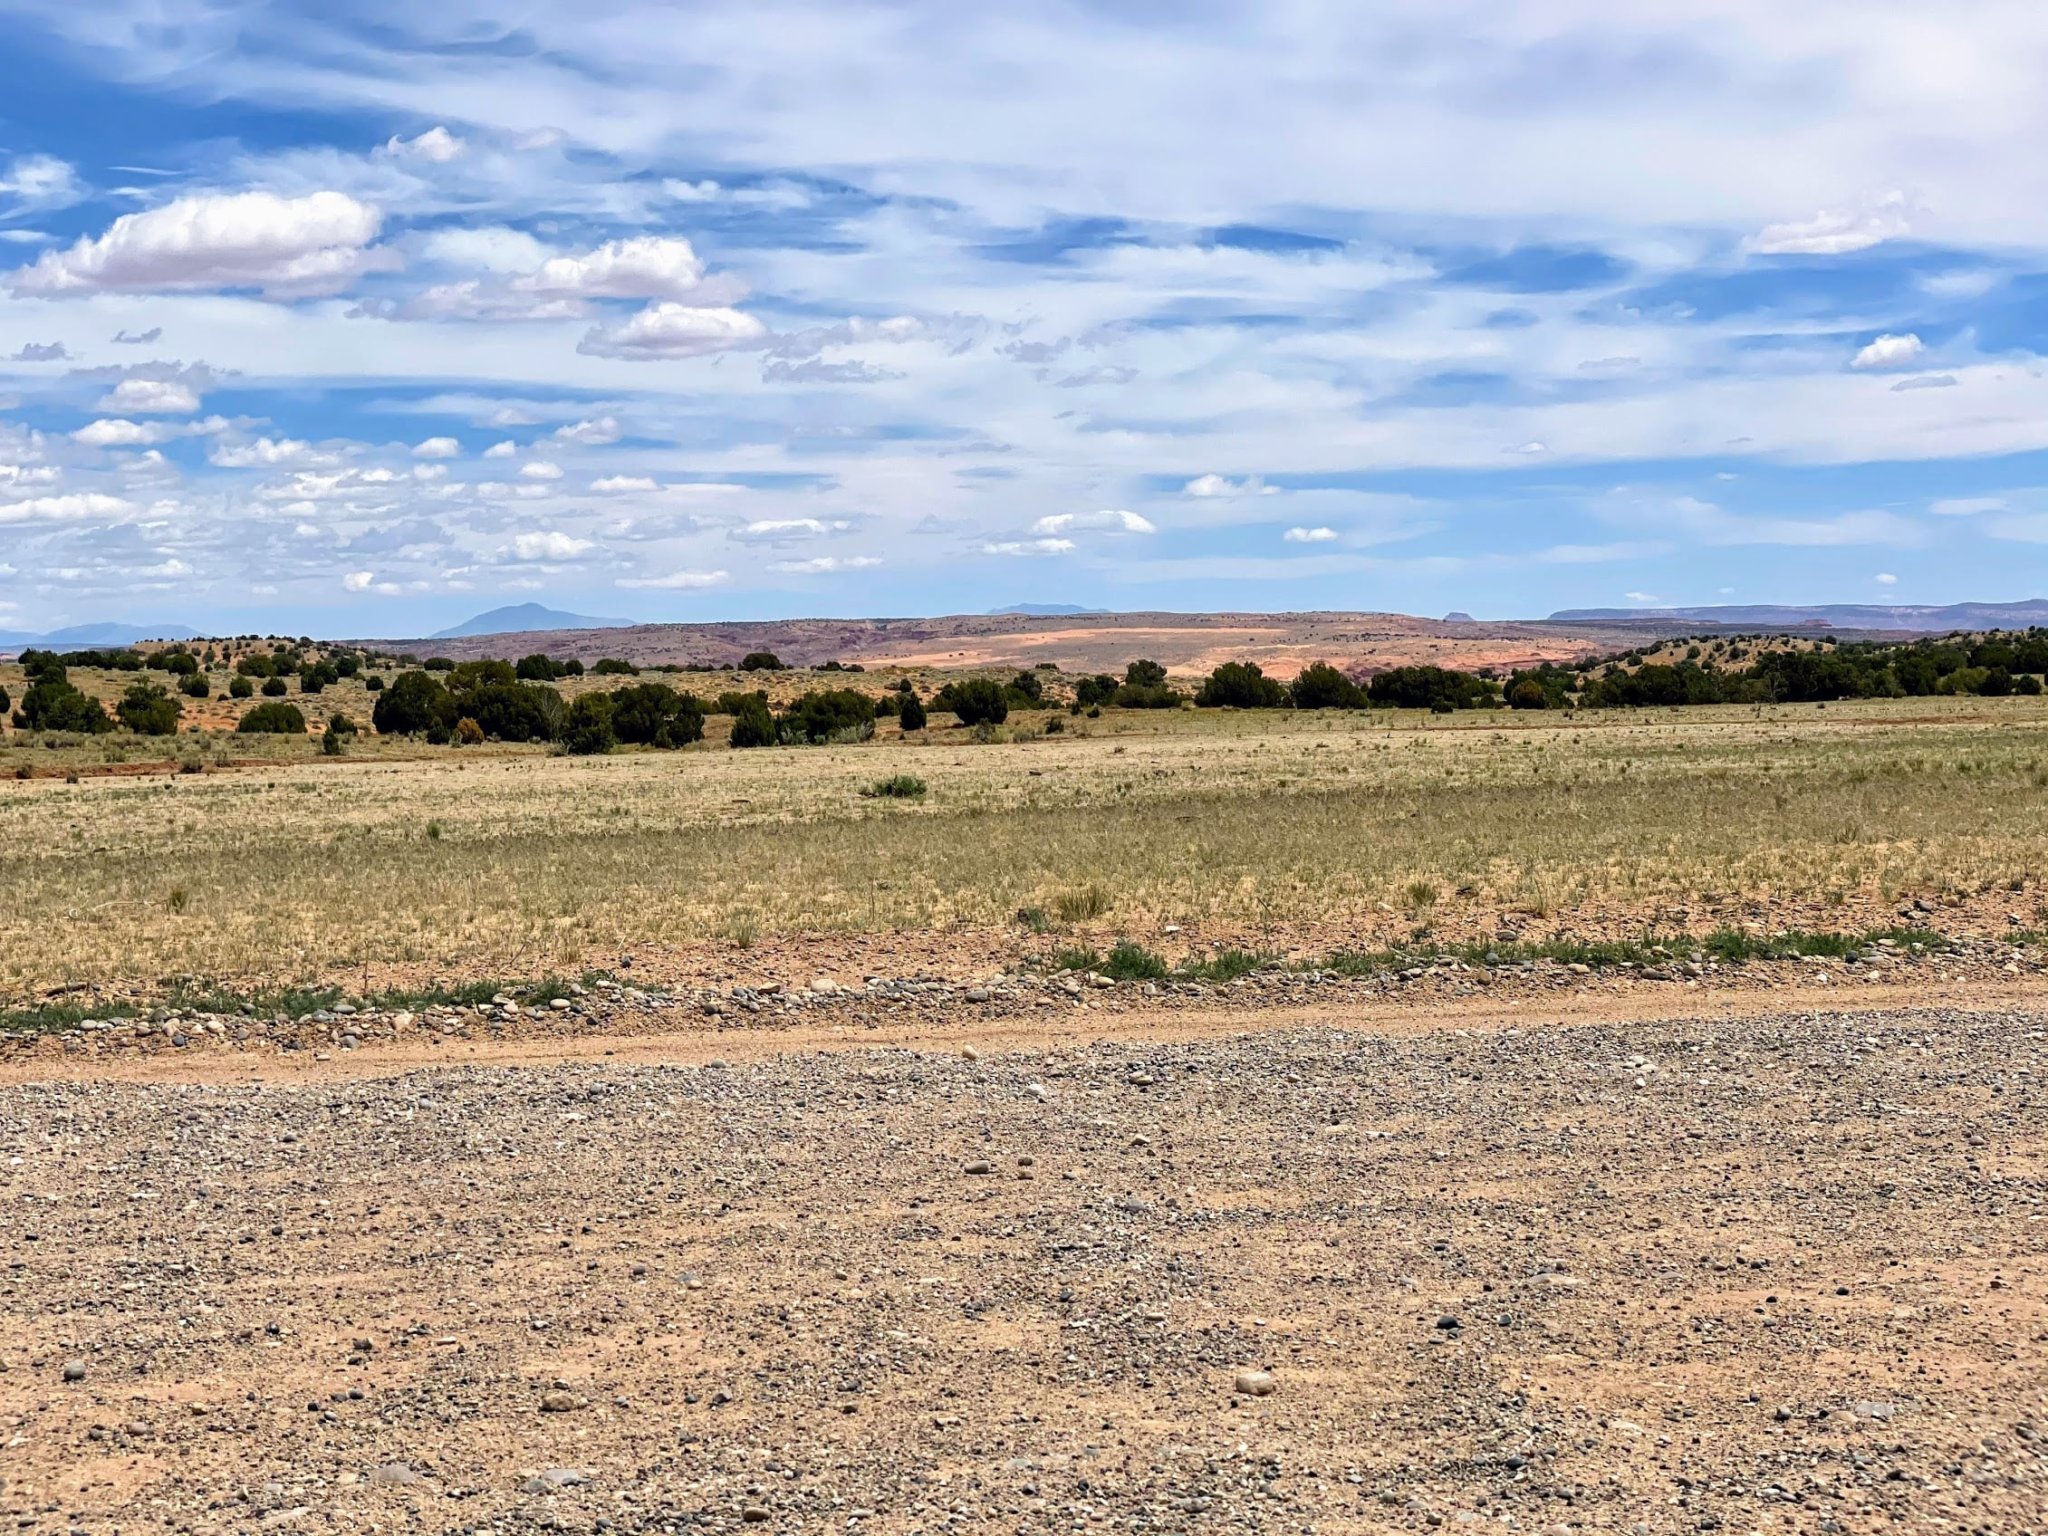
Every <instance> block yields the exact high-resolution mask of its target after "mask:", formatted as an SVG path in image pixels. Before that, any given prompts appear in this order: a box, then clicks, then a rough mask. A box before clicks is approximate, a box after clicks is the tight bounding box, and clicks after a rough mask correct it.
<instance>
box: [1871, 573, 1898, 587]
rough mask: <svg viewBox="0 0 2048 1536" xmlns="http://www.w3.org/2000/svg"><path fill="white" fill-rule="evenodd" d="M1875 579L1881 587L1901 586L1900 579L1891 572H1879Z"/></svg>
mask: <svg viewBox="0 0 2048 1536" xmlns="http://www.w3.org/2000/svg"><path fill="white" fill-rule="evenodd" d="M1875 579H1876V581H1877V584H1878V585H1879V586H1880V587H1895V586H1897V585H1898V584H1899V578H1898V577H1896V576H1894V575H1893V574H1892V573H1891V572H1890V571H1879V572H1878V573H1877V576H1876V578H1875Z"/></svg>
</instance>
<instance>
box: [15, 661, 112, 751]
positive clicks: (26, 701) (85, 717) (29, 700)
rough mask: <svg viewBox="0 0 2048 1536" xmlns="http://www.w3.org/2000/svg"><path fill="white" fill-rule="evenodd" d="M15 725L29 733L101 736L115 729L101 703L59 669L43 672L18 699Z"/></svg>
mask: <svg viewBox="0 0 2048 1536" xmlns="http://www.w3.org/2000/svg"><path fill="white" fill-rule="evenodd" d="M14 723H15V724H16V725H17V726H19V727H21V728H22V729H23V730H30V731H75V732H78V733H79V734H80V735H85V736H103V735H105V734H106V733H107V732H108V731H111V730H112V729H113V728H114V722H113V720H112V719H111V718H109V716H108V714H107V712H106V710H105V709H104V708H103V707H102V706H101V704H100V701H99V700H98V699H95V698H90V697H88V696H87V695H85V694H83V693H80V692H79V691H78V689H77V688H75V687H73V686H72V685H71V683H70V682H69V681H68V680H67V676H66V674H65V671H64V669H63V668H62V667H57V668H55V669H54V670H52V669H48V668H46V669H44V670H43V671H42V672H40V673H38V674H37V676H36V680H35V681H34V682H33V683H31V684H29V687H28V691H27V692H26V693H24V694H23V695H22V696H21V708H20V709H18V710H16V711H15V715H14Z"/></svg>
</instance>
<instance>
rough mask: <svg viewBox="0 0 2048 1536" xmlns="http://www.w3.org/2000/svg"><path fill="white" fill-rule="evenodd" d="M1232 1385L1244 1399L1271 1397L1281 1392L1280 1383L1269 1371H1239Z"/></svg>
mask: <svg viewBox="0 0 2048 1536" xmlns="http://www.w3.org/2000/svg"><path fill="white" fill-rule="evenodd" d="M1230 1384H1231V1386H1233V1387H1234V1388H1236V1389H1237V1392H1238V1394H1239V1395H1240V1396H1243V1397H1271V1396H1272V1395H1273V1394H1274V1393H1275V1392H1277V1391H1279V1390H1280V1383H1279V1382H1277V1381H1275V1380H1274V1379H1273V1376H1272V1373H1271V1372H1269V1371H1239V1372H1238V1373H1237V1375H1236V1376H1234V1377H1232V1378H1231V1383H1230Z"/></svg>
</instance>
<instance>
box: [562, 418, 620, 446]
mask: <svg viewBox="0 0 2048 1536" xmlns="http://www.w3.org/2000/svg"><path fill="white" fill-rule="evenodd" d="M623 435H624V434H623V433H622V432H621V431H620V430H619V424H618V422H617V421H615V420H614V419H613V418H611V417H610V416H597V417H593V418H591V419H590V420H589V421H577V422H571V423H570V424H569V425H568V426H566V427H557V428H555V432H554V437H555V441H556V442H558V443H578V444H580V445H582V446H583V447H585V448H602V447H603V446H604V445H605V444H607V443H616V442H617V441H618V440H619V439H620V437H622V436H623Z"/></svg>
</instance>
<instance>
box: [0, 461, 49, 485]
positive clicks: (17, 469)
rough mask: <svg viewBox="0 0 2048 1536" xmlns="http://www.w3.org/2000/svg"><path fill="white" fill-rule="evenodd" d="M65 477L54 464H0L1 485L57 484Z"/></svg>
mask: <svg viewBox="0 0 2048 1536" xmlns="http://www.w3.org/2000/svg"><path fill="white" fill-rule="evenodd" d="M63 478H64V471H63V470H61V469H59V468H58V467H57V466H56V465H54V464H35V465H29V464H0V485H55V484H56V483H57V482H58V481H59V480H61V479H63Z"/></svg>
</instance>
